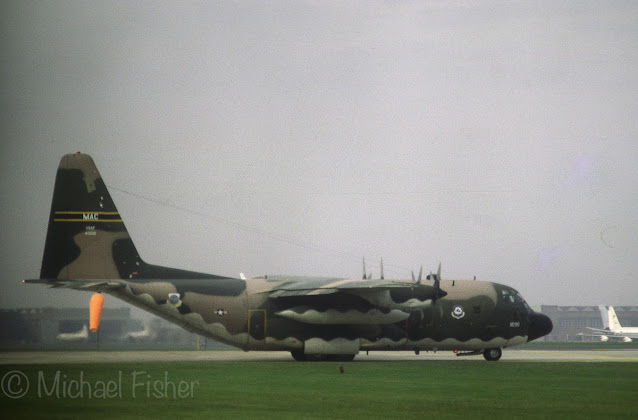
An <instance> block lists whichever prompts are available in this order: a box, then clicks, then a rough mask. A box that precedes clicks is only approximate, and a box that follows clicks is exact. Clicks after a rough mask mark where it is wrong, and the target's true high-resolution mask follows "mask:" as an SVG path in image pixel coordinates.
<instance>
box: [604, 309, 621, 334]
mask: <svg viewBox="0 0 638 420" xmlns="http://www.w3.org/2000/svg"><path fill="white" fill-rule="evenodd" d="M607 314H608V316H609V318H608V319H609V329H610V330H611V331H620V330H621V329H622V327H621V326H620V322H619V321H618V317H617V316H616V311H615V310H614V307H613V306H610V307H609V311H608V312H607Z"/></svg>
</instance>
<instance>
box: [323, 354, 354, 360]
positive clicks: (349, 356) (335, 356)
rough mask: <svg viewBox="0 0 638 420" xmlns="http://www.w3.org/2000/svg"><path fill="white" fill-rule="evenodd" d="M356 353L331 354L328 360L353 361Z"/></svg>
mask: <svg viewBox="0 0 638 420" xmlns="http://www.w3.org/2000/svg"><path fill="white" fill-rule="evenodd" d="M354 356H356V355H355V354H330V355H328V356H326V360H327V361H329V362H352V361H353V360H354Z"/></svg>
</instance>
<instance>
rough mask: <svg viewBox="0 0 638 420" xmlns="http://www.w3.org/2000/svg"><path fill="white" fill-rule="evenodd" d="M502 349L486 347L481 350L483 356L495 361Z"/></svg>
mask: <svg viewBox="0 0 638 420" xmlns="http://www.w3.org/2000/svg"><path fill="white" fill-rule="evenodd" d="M502 355H503V351H502V350H501V349H500V348H495V349H487V350H485V351H484V352H483V357H485V360H487V361H489V362H495V361H497V360H498V359H500V358H501V356H502Z"/></svg>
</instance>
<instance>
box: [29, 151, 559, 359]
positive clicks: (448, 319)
mask: <svg viewBox="0 0 638 420" xmlns="http://www.w3.org/2000/svg"><path fill="white" fill-rule="evenodd" d="M440 269H441V267H440V265H439V270H438V272H437V273H436V274H432V275H430V276H427V278H425V279H423V278H422V275H421V273H420V274H419V276H418V279H413V280H409V279H407V280H386V279H384V278H381V279H378V280H377V279H374V280H373V279H369V278H367V276H365V275H364V277H365V278H363V279H345V278H321V277H292V276H270V275H269V276H263V277H254V278H249V279H246V278H245V276H243V275H242V276H241V278H230V277H224V276H218V275H212V274H204V273H198V272H192V271H186V270H181V269H176V268H167V267H161V266H157V265H152V264H148V263H146V262H145V261H144V260H142V258H141V257H140V255H139V254H138V252H137V251H136V249H135V246H134V245H133V241H132V240H131V237H130V236H129V234H128V232H127V230H126V228H125V227H124V222H123V221H122V219H121V217H120V214H119V213H118V211H117V209H116V207H115V204H114V203H113V200H112V199H111V196H110V194H109V192H108V191H107V188H106V185H105V183H104V181H103V180H102V177H101V176H100V174H99V173H98V170H97V168H96V166H95V164H94V162H93V159H92V158H91V157H90V156H89V155H86V154H81V153H76V154H68V155H65V156H64V157H63V158H62V160H61V161H60V165H59V168H58V172H57V177H56V181H55V187H54V192H53V203H52V205H51V213H50V216H49V225H48V232H47V237H46V242H45V246H44V256H43V260H42V268H41V271H40V278H39V279H34V280H25V282H27V283H44V284H47V285H49V286H50V287H63V288H71V289H78V290H86V291H92V292H96V293H95V294H94V296H93V297H92V298H91V314H90V316H91V318H92V319H91V329H92V330H95V329H97V324H98V322H99V314H100V311H101V307H102V302H103V301H104V298H103V296H102V295H101V293H107V294H109V295H112V296H115V297H117V298H119V299H122V300H124V301H126V302H129V303H131V304H132V305H135V306H138V307H140V308H142V309H144V310H146V311H148V312H151V313H153V314H155V315H157V316H159V317H161V318H164V319H166V320H168V321H170V322H173V323H175V324H177V325H179V326H181V327H183V328H185V329H186V330H188V331H191V332H194V333H197V334H200V335H203V336H206V337H211V338H213V339H215V340H218V341H221V342H223V343H226V344H229V345H231V346H235V347H239V348H241V349H243V350H245V351H248V350H273V351H289V352H290V353H291V354H292V356H293V358H294V359H295V360H352V359H353V358H354V357H355V355H356V354H358V353H359V351H362V350H363V351H373V350H409V351H414V352H415V353H417V354H418V353H419V352H420V351H437V350H453V351H456V352H457V354H458V355H480V354H482V355H483V356H484V357H485V359H487V360H498V359H500V357H501V355H502V350H501V349H502V348H505V347H512V346H516V345H519V344H523V343H526V342H528V341H531V340H535V339H537V338H539V337H543V336H544V335H547V334H549V333H550V332H551V330H552V322H551V321H550V319H549V318H548V317H547V316H545V315H543V314H541V313H537V312H534V311H532V310H531V309H530V307H529V306H528V305H527V303H526V302H525V300H523V298H522V297H521V295H520V294H519V293H518V292H517V291H516V290H514V289H513V288H511V287H508V286H504V285H501V284H497V283H490V282H484V281H476V280H446V281H444V280H441V275H440ZM381 277H383V276H381ZM413 277H414V276H413ZM94 298H99V299H94ZM94 300H95V301H96V302H97V304H96V305H93V303H94Z"/></svg>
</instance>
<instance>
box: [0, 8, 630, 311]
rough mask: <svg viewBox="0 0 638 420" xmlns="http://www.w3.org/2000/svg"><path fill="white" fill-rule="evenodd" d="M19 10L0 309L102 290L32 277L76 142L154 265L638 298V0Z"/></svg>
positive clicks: (13, 31)
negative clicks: (437, 276) (464, 281)
mask: <svg viewBox="0 0 638 420" xmlns="http://www.w3.org/2000/svg"><path fill="white" fill-rule="evenodd" d="M530 3H533V4H530ZM557 3H559V4H557ZM0 22H1V28H2V51H3V53H2V57H3V63H2V114H3V116H4V118H3V122H2V131H3V133H2V134H3V135H2V137H3V140H2V146H1V147H2V149H1V152H0V171H1V172H0V217H1V223H2V235H1V236H0V258H1V260H0V264H1V267H2V273H3V285H4V290H3V293H2V294H1V297H0V306H2V307H34V306H36V307H37V306H43V305H62V306H78V305H85V304H86V303H87V302H88V299H89V297H90V296H89V294H83V293H81V292H73V291H51V290H47V289H46V288H44V287H39V286H33V285H31V286H27V285H23V284H21V282H20V281H21V280H22V279H23V278H34V277H37V276H38V274H39V266H40V260H41V257H42V249H43V247H44V239H45V234H46V225H47V217H48V212H49V208H50V200H51V194H52V191H53V181H54V177H55V171H56V168H57V165H58V162H59V159H60V157H61V156H62V155H63V154H65V153H69V152H74V151H78V150H80V151H82V152H85V153H89V154H91V155H92V156H93V158H94V159H95V161H96V163H97V164H98V167H99V169H100V171H101V173H102V175H103V177H104V179H105V181H106V183H107V185H109V186H110V187H112V188H113V190H112V191H111V193H112V195H113V198H114V200H115V202H116V204H117V206H118V208H119V210H120V213H121V214H122V215H123V217H124V220H125V222H126V225H127V228H128V229H129V231H130V233H131V236H132V237H133V240H134V241H135V243H136V245H137V247H138V250H139V251H140V253H141V254H142V257H143V258H144V259H145V260H146V261H148V262H151V263H155V264H161V265H168V266H175V267H180V268H187V269H194V270H199V271H205V272H210V273H215V274H223V275H232V276H238V273H239V272H240V271H241V272H245V273H246V274H247V275H249V276H251V275H261V274H307V275H329V276H353V277H354V276H359V275H360V271H361V268H360V264H361V262H360V259H361V256H364V255H365V257H366V260H367V263H368V268H369V270H370V271H372V272H373V274H374V275H375V276H378V272H379V270H378V260H379V258H381V257H383V258H384V261H385V263H386V276H387V277H393V278H407V277H409V275H410V269H414V270H418V268H419V266H420V265H421V264H424V266H425V270H426V271H429V270H434V269H436V266H437V265H438V263H439V261H440V262H442V264H443V277H444V278H472V276H474V275H476V276H477V277H478V278H479V279H483V280H491V281H496V282H500V283H505V284H508V285H511V286H513V287H515V288H517V289H518V290H519V291H520V292H521V293H522V294H523V295H524V296H525V297H526V298H527V300H528V301H529V302H530V304H532V305H538V304H541V303H542V304H564V305H568V304H575V305H576V304H599V303H604V304H615V305H622V304H624V305H638V281H636V275H637V274H638V122H637V121H638V119H637V118H636V116H637V115H638V95H637V92H638V3H636V2H553V1H549V2H518V1H512V2H492V1H485V2H482V1H472V2H447V1H440V2H439V1H432V2H429V1H415V2H401V1H399V2H368V1H366V2H352V3H347V4H345V5H344V4H341V2H334V3H330V2H324V1H316V2H314V1H307V2H303V1H296V2H290V4H284V5H282V4H281V3H279V2H265V3H263V2H239V3H231V2H224V3H220V4H215V3H212V2H201V3H199V2H170V3H169V2H166V3H152V2H144V3H133V2H79V3H78V2H37V3H36V2H3V3H2V5H1V6H0ZM122 191H125V192H122ZM144 197H147V198H150V199H152V200H154V201H149V200H146V199H145V198H144ZM158 202H163V203H166V205H161V204H158ZM185 209H187V210H185ZM107 304H108V305H123V303H119V302H117V301H115V300H112V299H111V300H109V301H107Z"/></svg>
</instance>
